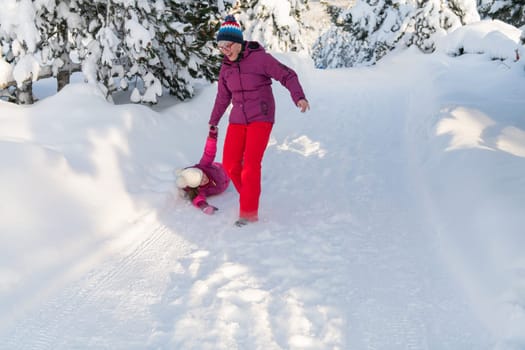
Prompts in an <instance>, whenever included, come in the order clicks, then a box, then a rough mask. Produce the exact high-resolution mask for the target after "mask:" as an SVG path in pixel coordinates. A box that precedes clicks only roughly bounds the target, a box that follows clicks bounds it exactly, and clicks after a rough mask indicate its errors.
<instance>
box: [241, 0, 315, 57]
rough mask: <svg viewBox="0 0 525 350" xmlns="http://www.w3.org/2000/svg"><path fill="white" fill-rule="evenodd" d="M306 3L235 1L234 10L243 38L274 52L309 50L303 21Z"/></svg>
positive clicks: (304, 0) (291, 0) (290, 0)
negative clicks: (257, 42) (258, 43)
mask: <svg viewBox="0 0 525 350" xmlns="http://www.w3.org/2000/svg"><path fill="white" fill-rule="evenodd" d="M308 8H309V7H308V0H237V1H236V2H235V5H234V7H233V13H235V14H236V17H237V18H238V20H239V22H240V23H241V26H242V27H243V31H244V35H245V37H246V38H247V39H249V40H256V41H259V42H261V43H262V44H263V45H264V46H265V47H266V48H268V49H272V50H277V51H283V52H286V51H300V50H304V49H308V47H307V44H306V41H305V40H304V32H305V31H307V30H309V28H306V27H305V25H304V22H303V15H304V12H305V11H307V10H308Z"/></svg>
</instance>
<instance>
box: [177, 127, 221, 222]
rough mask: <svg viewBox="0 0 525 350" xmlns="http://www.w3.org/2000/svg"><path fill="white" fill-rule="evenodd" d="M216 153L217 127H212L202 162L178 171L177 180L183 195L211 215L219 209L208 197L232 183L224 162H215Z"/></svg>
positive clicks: (218, 192)
mask: <svg viewBox="0 0 525 350" xmlns="http://www.w3.org/2000/svg"><path fill="white" fill-rule="evenodd" d="M216 153H217V128H215V127H211V128H210V132H209V134H208V137H207V139H206V145H205V146H204V153H203V154H202V157H201V160H200V162H199V163H198V164H195V165H194V166H191V167H187V168H184V169H182V170H181V171H178V172H177V180H176V184H177V187H178V188H179V190H180V192H181V195H183V197H186V198H188V199H189V200H191V202H192V203H193V205H194V206H195V207H197V208H199V209H200V210H202V211H203V212H204V213H205V214H209V215H211V214H213V213H215V212H216V211H217V210H218V209H217V207H214V206H213V205H210V204H208V201H207V200H206V198H207V197H208V196H213V195H216V194H220V193H222V192H224V191H225V190H226V188H228V185H229V184H230V178H229V177H228V175H227V174H226V172H225V171H224V168H223V167H222V164H221V163H217V162H214V160H215V154H216Z"/></svg>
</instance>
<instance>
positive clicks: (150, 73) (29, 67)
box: [0, 0, 227, 103]
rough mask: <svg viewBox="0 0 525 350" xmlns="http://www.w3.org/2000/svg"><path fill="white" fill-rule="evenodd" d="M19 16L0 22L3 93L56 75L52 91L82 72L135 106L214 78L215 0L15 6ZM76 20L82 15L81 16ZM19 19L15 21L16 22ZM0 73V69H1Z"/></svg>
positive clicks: (187, 91)
mask: <svg viewBox="0 0 525 350" xmlns="http://www.w3.org/2000/svg"><path fill="white" fill-rule="evenodd" d="M16 4H17V5H16V6H18V7H19V10H20V11H19V12H20V14H21V15H20V18H18V19H17V21H10V20H9V19H8V18H3V17H0V42H1V46H0V47H1V48H2V56H1V57H2V60H0V63H1V64H3V65H5V64H9V65H10V66H11V67H12V69H11V72H12V74H10V78H9V79H7V78H2V79H3V80H9V81H0V88H2V89H4V90H3V93H2V94H3V95H16V96H15V97H13V96H10V98H17V99H18V100H19V101H22V100H23V101H25V102H28V103H31V98H29V97H23V96H22V95H20V93H22V92H26V91H30V90H31V86H30V84H31V82H32V81H35V80H37V79H39V78H42V77H47V76H55V77H57V79H58V81H59V88H60V87H62V86H63V85H64V84H67V82H68V79H69V76H70V74H71V73H72V72H74V71H78V70H80V68H81V69H82V72H83V73H84V76H85V78H86V80H87V81H90V82H92V83H97V84H99V86H100V87H101V88H102V89H103V90H105V92H106V95H107V96H108V97H111V94H112V93H113V92H114V91H116V90H119V89H127V88H128V87H129V85H130V82H131V83H132V84H134V91H133V94H132V98H133V99H134V101H136V102H147V103H155V102H156V101H157V97H158V96H160V95H161V94H162V93H163V91H164V89H167V90H168V91H169V92H170V93H172V94H174V95H176V96H177V97H179V98H181V99H184V98H188V97H191V96H192V95H193V86H194V84H195V81H196V79H206V80H214V79H216V76H217V72H218V68H219V62H218V55H217V52H216V51H215V50H214V48H213V42H214V38H215V32H216V30H217V29H218V26H219V23H220V18H219V7H221V8H222V9H223V11H224V10H226V8H227V5H225V4H224V1H222V0H215V1H212V0H210V1H195V0H127V1H122V0H63V1H60V2H55V1H54V0H49V1H35V2H33V1H31V0H20V1H18V2H17V3H16ZM80 14H82V15H81V16H80ZM21 19H22V20H21ZM4 71H5V70H4Z"/></svg>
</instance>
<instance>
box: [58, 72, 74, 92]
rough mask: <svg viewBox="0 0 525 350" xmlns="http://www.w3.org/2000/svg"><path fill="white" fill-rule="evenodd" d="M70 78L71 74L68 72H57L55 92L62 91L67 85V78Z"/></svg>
mask: <svg viewBox="0 0 525 350" xmlns="http://www.w3.org/2000/svg"><path fill="white" fill-rule="evenodd" d="M70 76H71V72H70V71H69V70H61V71H59V72H58V75H57V92H58V91H60V90H62V88H63V87H64V86H66V85H67V84H69V78H70Z"/></svg>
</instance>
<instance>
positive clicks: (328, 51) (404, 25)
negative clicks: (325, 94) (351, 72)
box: [312, 0, 479, 68]
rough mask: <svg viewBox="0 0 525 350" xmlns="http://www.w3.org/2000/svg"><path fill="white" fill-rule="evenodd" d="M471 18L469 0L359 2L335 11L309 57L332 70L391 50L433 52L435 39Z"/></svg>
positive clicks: (368, 60)
mask: <svg viewBox="0 0 525 350" xmlns="http://www.w3.org/2000/svg"><path fill="white" fill-rule="evenodd" d="M332 13H334V11H333V10H332ZM476 20H479V15H478V13H477V10H476V4H475V2H474V0H463V1H462V0H359V1H357V2H356V3H355V5H349V7H348V8H347V9H345V10H344V11H341V12H340V13H339V15H338V17H337V20H336V22H335V23H334V25H333V26H332V28H330V29H329V30H328V31H327V32H326V33H325V34H323V35H322V36H321V37H320V38H319V39H318V40H317V41H316V43H315V44H314V48H313V53H312V57H313V59H314V61H315V63H316V65H317V66H318V67H323V68H325V67H331V68H333V67H350V66H356V65H370V64H374V63H375V62H377V61H378V60H379V59H381V58H382V57H383V56H384V55H386V54H387V53H388V52H389V51H391V50H393V49H394V48H397V47H408V46H412V45H416V46H417V47H418V48H419V49H421V50H422V51H423V52H433V51H434V49H435V41H436V40H437V39H438V38H439V37H440V36H442V35H444V34H446V33H447V32H450V31H452V30H454V29H455V28H457V27H459V26H461V25H463V24H467V23H471V22H473V21H476Z"/></svg>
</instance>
